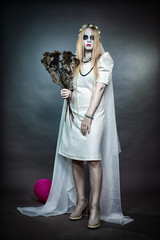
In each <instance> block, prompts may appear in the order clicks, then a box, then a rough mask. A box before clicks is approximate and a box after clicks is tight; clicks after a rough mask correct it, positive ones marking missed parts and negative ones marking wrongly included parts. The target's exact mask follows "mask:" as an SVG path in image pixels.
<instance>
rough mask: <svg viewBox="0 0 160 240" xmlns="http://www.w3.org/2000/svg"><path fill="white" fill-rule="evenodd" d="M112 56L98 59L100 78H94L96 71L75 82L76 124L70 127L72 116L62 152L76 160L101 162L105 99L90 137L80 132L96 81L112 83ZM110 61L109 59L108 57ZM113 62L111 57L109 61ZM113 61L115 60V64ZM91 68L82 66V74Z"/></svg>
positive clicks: (72, 107) (62, 140)
mask: <svg viewBox="0 0 160 240" xmlns="http://www.w3.org/2000/svg"><path fill="white" fill-rule="evenodd" d="M108 57H109V54H108V53H104V54H103V55H102V56H101V58H100V59H99V64H98V65H99V66H98V69H99V77H98V79H95V77H94V72H93V71H91V72H90V73H89V74H88V75H86V76H82V75H81V74H80V73H79V74H78V76H76V77H75V78H74V79H73V86H74V91H73V93H72V98H71V102H70V106H71V109H72V112H73V115H74V122H72V125H71V124H70V119H69V115H67V118H66V122H65V123H64V125H63V130H62V139H61V142H60V147H59V153H60V154H61V155H63V156H65V157H68V158H71V159H74V160H83V161H93V160H101V158H102V157H101V145H102V138H103V133H104V128H105V121H104V96H102V99H101V102H100V104H99V106H98V108H97V109H96V112H95V113H94V120H93V121H92V125H91V131H90V134H86V136H84V135H83V134H82V132H81V123H82V120H83V118H84V116H85V114H86V113H87V110H88V108H89V105H90V101H91V96H92V93H93V92H94V89H95V85H96V82H103V83H105V84H109V81H110V79H111V77H110V73H111V72H112V67H113V63H112V64H110V65H109V64H107V65H106V62H107V61H108ZM109 58H110V57H109ZM110 59H111V58H110ZM112 62H113V61H112ZM91 68H92V65H91V62H88V63H84V64H83V65H82V69H81V72H82V73H84V74H85V73H88V72H89V71H90V69H91Z"/></svg>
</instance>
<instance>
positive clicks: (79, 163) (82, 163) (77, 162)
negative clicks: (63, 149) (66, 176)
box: [72, 159, 84, 166]
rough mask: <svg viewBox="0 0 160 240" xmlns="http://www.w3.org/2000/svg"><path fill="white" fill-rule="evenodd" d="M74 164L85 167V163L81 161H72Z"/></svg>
mask: <svg viewBox="0 0 160 240" xmlns="http://www.w3.org/2000/svg"><path fill="white" fill-rule="evenodd" d="M72 164H75V165H80V166H82V165H84V162H83V161H80V160H74V159H72Z"/></svg>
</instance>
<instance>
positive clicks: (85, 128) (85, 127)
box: [81, 117, 92, 136]
mask: <svg viewBox="0 0 160 240" xmlns="http://www.w3.org/2000/svg"><path fill="white" fill-rule="evenodd" d="M91 124H92V119H91V118H87V117H85V118H84V119H83V120H82V123H81V132H82V134H83V135H84V136H86V134H87V132H88V134H89V133H90V131H91Z"/></svg>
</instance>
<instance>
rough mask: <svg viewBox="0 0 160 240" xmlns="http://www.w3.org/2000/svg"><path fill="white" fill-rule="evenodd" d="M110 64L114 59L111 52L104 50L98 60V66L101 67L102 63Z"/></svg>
mask: <svg viewBox="0 0 160 240" xmlns="http://www.w3.org/2000/svg"><path fill="white" fill-rule="evenodd" d="M108 64H109V65H110V64H114V62H113V59H112V57H111V55H110V53H109V52H104V53H103V54H101V55H100V58H99V61H98V66H99V67H101V65H102V66H103V65H108Z"/></svg>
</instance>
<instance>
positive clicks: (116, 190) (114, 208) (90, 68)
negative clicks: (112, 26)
mask: <svg viewBox="0 0 160 240" xmlns="http://www.w3.org/2000/svg"><path fill="white" fill-rule="evenodd" d="M76 57H77V58H78V59H79V62H80V63H79V65H78V66H77V68H76V69H75V73H74V79H73V85H74V91H73V92H71V91H70V90H68V89H62V90H61V97H62V98H63V99H64V104H63V109H62V116H61V122H60V128H59V135H58V142H57V149H56V156H55V164H54V172H53V179H52V186H51V190H50V194H49V197H48V200H47V202H46V204H45V205H44V206H41V207H37V208H35V207H34V208H33V207H28V208H18V210H19V211H20V212H21V213H23V214H26V215H28V216H38V215H42V216H53V215H58V214H63V213H71V214H70V216H69V219H71V220H79V219H81V218H82V216H83V215H86V216H87V215H88V210H90V211H89V213H90V214H89V220H88V228H90V229H93V228H98V227H99V226H100V219H103V220H104V221H108V222H114V223H119V224H126V223H129V222H131V221H133V219H131V218H130V217H128V216H124V215H123V213H122V209H121V198H120V181H119V157H118V154H119V152H120V145H119V140H118V135H117V128H116V120H115V109H114V95H113V86H112V69H113V65H114V63H113V60H112V58H111V56H110V54H109V53H108V52H104V50H103V47H102V44H101V42H100V34H99V29H98V27H97V26H96V25H94V24H85V25H83V27H82V28H81V29H80V34H79V38H78V42H77V56H76ZM66 98H70V106H71V109H72V112H73V115H74V122H72V126H71V124H70V120H69V114H68V115H67V118H66V121H65V120H64V118H65V117H64V115H65V108H66V100H65V99H66ZM84 164H88V168H89V181H90V189H91V194H90V198H89V200H88V199H87V198H86V196H85V166H84Z"/></svg>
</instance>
